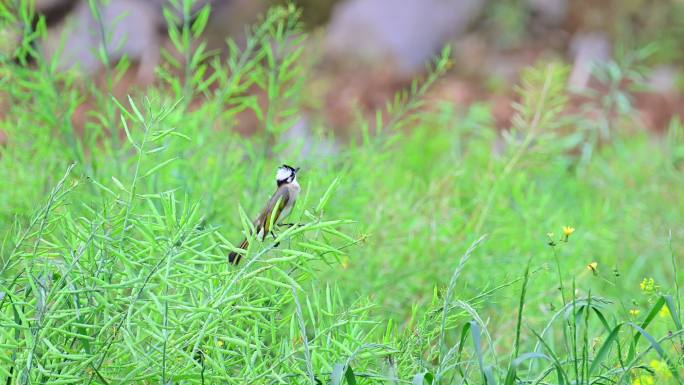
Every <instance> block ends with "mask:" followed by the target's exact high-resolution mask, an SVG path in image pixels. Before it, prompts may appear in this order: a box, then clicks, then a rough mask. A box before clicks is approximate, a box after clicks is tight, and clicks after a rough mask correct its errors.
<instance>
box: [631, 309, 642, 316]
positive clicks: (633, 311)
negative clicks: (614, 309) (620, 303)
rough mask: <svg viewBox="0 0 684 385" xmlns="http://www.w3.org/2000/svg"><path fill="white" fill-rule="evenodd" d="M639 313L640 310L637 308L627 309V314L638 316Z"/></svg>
mask: <svg viewBox="0 0 684 385" xmlns="http://www.w3.org/2000/svg"><path fill="white" fill-rule="evenodd" d="M639 313H641V310H639V309H631V310H630V311H629V315H631V316H632V317H636V316H638V315H639Z"/></svg>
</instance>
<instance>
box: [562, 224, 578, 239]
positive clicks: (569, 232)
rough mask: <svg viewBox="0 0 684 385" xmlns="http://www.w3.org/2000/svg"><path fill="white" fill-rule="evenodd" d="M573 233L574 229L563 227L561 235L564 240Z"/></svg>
mask: <svg viewBox="0 0 684 385" xmlns="http://www.w3.org/2000/svg"><path fill="white" fill-rule="evenodd" d="M574 232H575V228H574V227H570V226H563V235H565V237H566V238H567V237H569V236H571V235H572V233H574Z"/></svg>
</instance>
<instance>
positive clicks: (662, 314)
mask: <svg viewBox="0 0 684 385" xmlns="http://www.w3.org/2000/svg"><path fill="white" fill-rule="evenodd" d="M658 315H659V316H660V317H662V318H667V317H669V316H670V308H669V307H667V306H663V307H662V308H660V311H659V312H658Z"/></svg>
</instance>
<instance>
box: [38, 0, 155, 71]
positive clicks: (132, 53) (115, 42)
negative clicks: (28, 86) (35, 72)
mask: <svg viewBox="0 0 684 385" xmlns="http://www.w3.org/2000/svg"><path fill="white" fill-rule="evenodd" d="M99 12H100V16H101V17H100V20H101V23H100V22H98V21H97V20H96V18H95V17H94V16H93V14H92V12H91V10H90V7H89V5H88V3H87V2H86V1H81V2H79V3H78V4H77V5H76V6H75V8H74V9H73V11H72V12H71V14H70V15H69V16H68V17H67V18H66V19H65V20H64V22H62V23H60V24H59V25H58V26H56V27H54V28H52V29H51V30H50V31H49V33H48V37H47V40H46V42H45V45H44V49H45V53H46V55H47V57H48V58H52V57H54V56H55V55H58V68H59V69H60V70H67V69H69V68H71V67H74V66H77V65H78V66H80V68H81V69H82V70H83V71H84V72H86V73H93V72H95V71H96V70H97V69H98V68H100V67H101V66H102V61H101V60H100V59H99V58H98V54H97V52H98V49H99V47H100V46H101V42H102V41H103V38H102V32H104V35H105V36H108V39H107V42H106V47H107V50H106V53H107V56H108V57H109V60H110V61H111V62H112V63H115V62H116V61H117V60H119V59H121V58H122V57H123V56H124V55H126V56H128V57H129V58H130V59H132V60H134V61H137V62H139V64H140V66H139V77H140V78H141V80H142V81H151V79H152V78H153V75H154V68H155V67H156V65H157V63H158V60H159V33H158V30H159V25H160V23H161V22H162V19H163V17H162V14H161V12H160V10H159V9H158V8H157V7H155V4H153V3H151V2H145V1H137V0H112V1H110V2H109V3H107V4H100V8H99Z"/></svg>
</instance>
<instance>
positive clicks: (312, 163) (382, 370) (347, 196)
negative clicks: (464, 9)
mask: <svg viewBox="0 0 684 385" xmlns="http://www.w3.org/2000/svg"><path fill="white" fill-rule="evenodd" d="M90 4H91V6H92V8H93V9H95V10H96V9H97V7H98V2H97V1H95V0H91V3H90ZM176 6H177V7H179V9H180V10H184V11H183V12H180V13H178V12H167V17H168V18H169V19H172V18H174V17H176V16H174V15H178V14H183V15H184V16H183V17H182V18H179V19H177V20H173V23H170V25H171V27H170V30H169V36H170V38H171V41H172V42H173V44H174V49H175V51H176V52H166V53H164V55H163V56H164V58H165V60H164V65H163V66H162V67H160V68H158V70H157V74H158V84H156V85H155V86H154V87H150V88H148V89H147V90H145V91H144V92H143V91H138V92H133V93H132V94H131V96H129V97H127V98H117V97H114V96H112V95H113V94H114V87H115V85H116V83H117V81H118V79H119V78H120V77H121V76H122V73H123V72H124V71H125V69H126V68H127V66H128V62H127V60H125V59H124V60H121V61H119V62H117V63H114V62H113V61H111V60H110V59H109V58H108V54H107V52H108V51H107V50H106V49H104V48H103V49H102V50H100V51H99V52H100V58H101V60H102V63H103V67H104V68H105V75H106V76H105V81H104V84H99V85H95V84H92V82H89V81H87V79H83V78H82V76H81V75H79V74H78V72H77V71H69V72H59V71H57V70H56V67H55V64H54V62H51V61H47V60H46V59H45V58H44V57H43V56H42V54H41V52H40V50H39V49H37V48H36V46H35V45H32V44H30V43H31V41H32V40H39V38H40V37H41V36H42V35H44V34H45V27H44V24H43V23H38V26H37V30H36V31H31V30H30V28H29V29H24V40H23V43H22V44H19V45H17V46H16V47H15V48H14V49H13V52H12V53H11V55H8V56H7V57H3V58H2V62H1V67H0V72H1V73H2V77H1V78H0V84H1V85H2V91H1V92H2V98H3V99H2V103H0V104H1V105H2V106H3V108H5V110H4V111H3V116H2V119H0V130H3V131H4V132H6V133H7V136H8V143H7V144H6V145H5V146H4V147H1V148H0V181H2V187H1V188H0V379H2V380H3V381H5V383H7V384H83V383H86V384H115V383H162V384H177V383H184V384H185V383H193V384H219V383H221V384H233V383H245V384H320V383H330V384H343V383H346V384H415V385H420V384H489V385H494V384H506V385H510V384H587V385H589V384H681V383H682V380H681V378H682V376H683V375H684V373H683V372H682V370H683V369H684V363H683V361H682V359H683V357H684V356H683V355H682V349H683V346H682V333H683V329H682V326H681V308H680V306H681V300H680V287H679V281H678V276H677V273H678V270H679V266H680V265H681V255H682V251H684V250H683V249H682V239H683V238H684V233H683V231H684V228H683V227H682V224H683V223H684V212H683V211H682V210H680V209H679V207H678V202H681V201H682V200H683V199H684V176H683V174H682V172H683V169H682V159H684V158H683V155H682V154H683V153H682V149H683V148H684V135H683V134H682V126H681V123H679V122H678V121H673V123H672V125H671V129H670V132H669V133H668V135H667V136H666V137H664V138H662V139H658V140H656V139H654V138H652V137H650V136H648V135H647V134H645V133H636V134H634V133H631V134H630V135H625V134H624V133H623V131H622V128H623V124H624V121H626V120H628V119H625V118H628V117H632V116H633V115H631V113H632V111H631V110H630V109H628V108H625V109H616V111H617V113H618V118H616V120H610V119H613V118H612V116H613V112H614V111H612V110H611V111H609V112H610V113H608V112H607V113H605V114H604V115H602V117H603V118H604V119H606V120H608V121H610V125H609V126H610V128H611V136H610V141H607V142H602V143H599V142H598V141H592V140H591V138H592V136H591V135H586V134H585V133H586V132H591V131H590V130H591V129H596V130H598V129H600V127H605V125H601V126H599V125H592V124H591V121H592V119H594V117H593V116H588V115H583V114H578V115H573V116H570V117H568V116H566V115H565V113H564V111H565V107H566V105H567V103H568V100H567V97H566V91H565V81H566V76H567V72H568V71H567V68H566V66H565V65H563V64H561V63H555V62H549V63H540V64H539V65H537V66H536V67H534V68H531V69H529V70H527V71H525V73H524V74H523V75H522V79H521V82H520V86H519V88H518V93H519V100H520V102H519V103H518V104H517V105H516V106H515V111H516V115H515V119H514V120H513V123H512V127H511V129H510V130H507V131H506V132H504V133H503V134H500V133H499V132H497V131H496V129H495V128H494V122H493V116H492V113H491V109H490V106H488V105H485V104H476V105H473V106H471V107H469V108H467V109H462V108H459V107H458V106H454V105H452V104H449V103H446V102H435V101H433V102H431V103H427V102H426V98H425V95H427V94H428V92H429V90H430V87H431V86H433V85H434V84H435V83H438V82H439V81H440V77H441V75H443V74H444V73H445V72H446V71H447V70H448V68H449V66H450V64H451V63H450V59H449V55H450V52H449V50H448V49H445V50H444V51H443V52H442V54H441V55H440V56H439V57H438V58H436V60H435V61H434V62H433V63H432V64H431V65H430V67H429V68H428V71H427V73H426V75H425V76H424V77H422V78H421V79H417V80H416V81H415V82H413V83H412V85H411V86H410V87H408V89H407V90H406V91H405V92H400V93H398V94H397V96H396V98H394V99H393V100H392V101H390V102H389V103H388V105H387V108H386V113H380V112H379V113H378V114H377V115H376V116H375V119H373V120H372V121H368V120H366V119H360V120H359V122H358V128H357V129H356V130H354V133H355V137H354V138H353V139H352V140H351V141H350V142H349V143H345V144H344V145H341V146H337V147H333V150H330V152H329V153H327V154H325V155H320V154H315V153H314V152H307V151H306V150H305V149H306V143H305V141H309V145H310V143H314V145H315V143H325V142H326V141H334V140H335V138H334V137H333V135H332V134H331V133H329V132H328V131H326V130H325V129H324V127H314V129H313V133H312V135H311V137H310V138H301V140H300V141H292V140H286V139H283V138H284V136H283V134H284V133H286V132H287V130H289V129H290V128H291V127H292V126H293V125H294V124H296V123H297V121H298V119H299V113H300V110H301V104H302V99H303V97H304V96H303V94H304V93H303V91H302V89H303V87H304V84H305V82H306V76H305V75H306V74H308V73H310V71H309V69H310V67H309V65H310V64H308V63H307V60H306V59H305V58H304V57H303V44H304V43H305V41H306V40H305V39H306V36H305V34H303V33H302V31H301V28H300V26H299V21H298V17H299V14H298V11H297V10H296V9H295V8H293V7H279V8H273V9H271V10H270V11H269V12H268V14H267V15H265V16H264V18H263V19H262V20H261V21H260V22H259V23H258V24H257V25H255V26H254V27H253V28H251V29H250V30H249V37H248V39H247V42H246V44H245V45H244V46H238V44H236V43H235V42H233V41H228V42H227V45H228V50H229V52H230V54H229V55H228V57H227V59H226V58H221V57H220V56H219V55H218V53H215V52H209V51H207V50H206V49H205V48H204V47H205V46H204V45H203V43H202V41H201V32H202V30H203V28H204V26H205V25H206V21H207V18H208V16H209V9H208V8H205V9H204V10H202V11H201V12H199V14H198V15H195V17H194V18H190V17H189V16H190V15H189V10H190V9H191V7H190V3H189V2H187V1H186V2H183V3H178V4H176ZM0 15H1V17H2V20H3V23H4V24H3V26H2V28H10V27H16V26H17V25H19V26H21V25H30V24H29V23H28V21H29V20H31V18H32V15H31V7H30V2H28V1H17V2H14V3H2V4H0ZM105 44H106V40H105V41H103V46H104V45H105ZM29 56H30V57H33V59H34V61H35V64H34V65H33V66H28V65H26V62H27V60H26V59H27V58H28V57H29ZM15 59H16V60H15ZM255 89H258V90H261V91H262V92H263V94H265V95H266V97H265V100H266V103H260V102H259V100H258V99H257V97H256V96H255V94H256V93H255V92H253V91H254V90H255ZM616 92H617V91H616ZM86 100H88V102H89V103H90V105H91V106H92V108H91V109H90V110H89V112H88V114H89V115H88V118H89V119H88V124H87V125H86V127H85V129H84V131H83V132H78V131H77V129H76V128H75V127H74V124H73V121H72V116H73V114H74V112H75V111H76V110H77V109H78V108H79V107H80V106H81V105H82V103H83V102H84V101H86ZM616 100H617V99H616ZM616 103H618V102H616ZM614 105H615V104H609V107H611V108H612V106H614ZM601 106H602V105H601V104H600V103H599V104H596V105H595V106H594V107H595V108H598V109H600V108H601ZM243 111H251V112H252V113H254V115H255V116H257V118H258V120H259V122H260V124H261V126H262V128H263V132H261V133H259V134H257V135H255V136H253V137H250V138H245V137H242V136H240V135H238V134H237V133H236V132H235V130H234V129H233V128H234V127H235V126H236V125H237V122H236V119H237V118H238V117H239V116H240V115H239V114H240V112H243ZM578 127H582V128H581V130H580V129H579V128H578ZM587 130H589V131H587ZM578 132H579V134H578ZM586 148H591V149H592V151H591V156H586V155H582V154H586V151H584V149H586ZM578 149H579V151H578ZM583 151H584V152H583ZM285 162H286V163H288V164H294V165H297V166H301V167H302V171H301V173H300V174H299V177H298V178H299V179H300V183H301V184H302V194H301V196H300V198H299V200H298V202H297V206H296V208H295V210H294V212H293V214H292V217H291V218H293V221H296V222H297V223H298V224H300V225H299V226H292V227H289V228H283V229H280V230H279V231H278V232H277V234H276V236H275V239H271V238H267V239H266V240H265V241H264V242H251V244H250V248H249V250H247V254H246V256H245V258H244V262H243V263H242V264H241V265H239V266H232V265H230V264H228V263H227V254H228V253H229V252H230V251H232V250H234V249H235V245H236V241H237V240H239V239H240V237H242V236H243V234H245V233H246V234H249V233H250V232H249V228H250V219H251V218H252V216H253V215H255V213H256V212H257V211H258V210H259V209H260V208H261V207H260V205H261V204H262V203H263V202H265V201H266V199H268V196H269V194H271V193H272V191H273V189H274V188H275V184H274V183H273V172H274V170H275V168H276V167H277V166H278V165H279V164H282V163H285Z"/></svg>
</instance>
